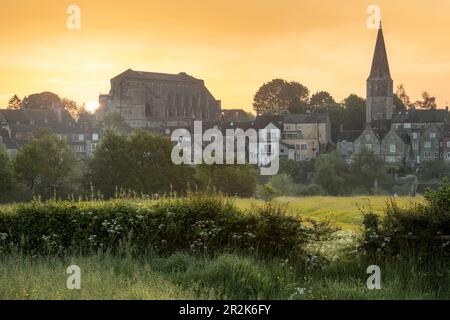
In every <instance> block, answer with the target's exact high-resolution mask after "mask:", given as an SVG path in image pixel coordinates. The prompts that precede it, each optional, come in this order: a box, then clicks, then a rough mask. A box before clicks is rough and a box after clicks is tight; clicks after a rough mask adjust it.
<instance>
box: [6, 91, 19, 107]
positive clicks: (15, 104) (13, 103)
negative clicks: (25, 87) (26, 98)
mask: <svg viewBox="0 0 450 320" xmlns="http://www.w3.org/2000/svg"><path fill="white" fill-rule="evenodd" d="M21 107H22V100H21V99H20V98H19V97H18V96H17V94H15V95H13V96H12V97H11V99H9V101H8V109H20V108H21Z"/></svg>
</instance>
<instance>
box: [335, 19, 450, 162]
mask: <svg viewBox="0 0 450 320" xmlns="http://www.w3.org/2000/svg"><path fill="white" fill-rule="evenodd" d="M393 110H394V103H393V80H392V78H391V73H390V68H389V62H388V58H387V53H386V46H385V41H384V35H383V29H382V28H381V25H380V28H379V30H378V35H377V40H376V45H375V52H374V55H373V60H372V67H371V70H370V75H369V78H368V79H367V97H366V125H365V128H364V130H362V131H361V132H358V131H345V130H342V129H341V132H340V134H339V136H338V141H337V146H338V150H339V152H340V154H341V155H342V156H343V157H344V158H345V159H346V161H347V163H352V158H353V157H354V156H355V155H356V154H358V153H359V152H361V151H362V150H363V149H368V150H371V151H372V152H373V153H374V154H375V155H377V156H379V157H381V158H382V159H384V161H385V162H386V164H388V165H391V166H404V165H406V166H418V165H420V164H421V163H423V162H424V161H430V160H438V159H443V158H444V154H445V150H444V143H445V141H444V139H445V132H444V128H445V127H446V126H447V125H448V123H449V112H448V108H446V109H434V110H416V109H411V110H406V111H403V112H399V113H394V112H393Z"/></svg>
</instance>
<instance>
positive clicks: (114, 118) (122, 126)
mask: <svg viewBox="0 0 450 320" xmlns="http://www.w3.org/2000/svg"><path fill="white" fill-rule="evenodd" d="M100 127H102V128H105V129H112V130H113V131H114V130H115V131H119V132H121V133H128V132H130V131H131V127H130V126H129V125H128V124H127V123H126V121H125V119H124V118H123V117H122V116H121V115H120V114H118V113H108V114H106V115H105V116H104V117H103V119H102V121H100Z"/></svg>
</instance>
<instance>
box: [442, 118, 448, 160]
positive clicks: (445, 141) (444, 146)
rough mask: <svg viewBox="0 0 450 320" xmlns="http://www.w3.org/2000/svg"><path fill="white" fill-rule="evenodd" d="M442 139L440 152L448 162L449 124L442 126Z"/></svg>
mask: <svg viewBox="0 0 450 320" xmlns="http://www.w3.org/2000/svg"><path fill="white" fill-rule="evenodd" d="M442 135H443V139H442V152H443V158H444V160H445V161H446V162H447V163H449V164H450V125H447V126H445V127H444V130H443V134H442Z"/></svg>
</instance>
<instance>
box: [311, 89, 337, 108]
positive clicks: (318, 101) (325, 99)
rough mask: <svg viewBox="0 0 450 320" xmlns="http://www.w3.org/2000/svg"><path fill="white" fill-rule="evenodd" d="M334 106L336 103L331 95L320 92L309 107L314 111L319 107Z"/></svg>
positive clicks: (314, 95) (314, 96) (312, 99)
mask: <svg viewBox="0 0 450 320" xmlns="http://www.w3.org/2000/svg"><path fill="white" fill-rule="evenodd" d="M332 104H336V101H334V99H333V97H332V96H331V94H330V93H328V92H327V91H319V92H316V93H314V94H313V95H312V96H311V99H310V101H309V105H310V106H311V109H312V110H314V108H317V107H326V106H329V105H332Z"/></svg>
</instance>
